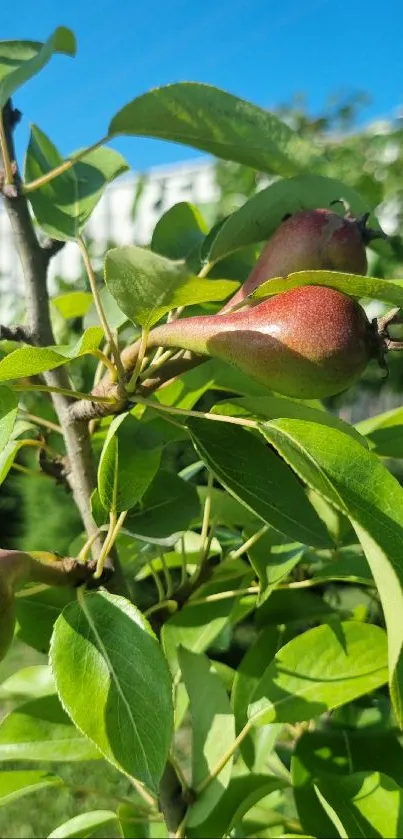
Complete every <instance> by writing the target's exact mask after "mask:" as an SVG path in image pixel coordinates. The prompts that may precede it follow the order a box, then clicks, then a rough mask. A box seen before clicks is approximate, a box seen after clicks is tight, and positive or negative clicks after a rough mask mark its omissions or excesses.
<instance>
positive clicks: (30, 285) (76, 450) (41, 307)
mask: <svg viewBox="0 0 403 839" xmlns="http://www.w3.org/2000/svg"><path fill="white" fill-rule="evenodd" d="M3 119H4V125H5V131H6V140H7V146H8V150H9V156H10V159H11V160H15V151H14V143H13V138H12V129H13V127H14V125H15V113H14V111H13V108H12V105H11V102H8V103H7V105H6V107H5V108H4V111H3ZM15 180H16V187H17V190H16V192H17V195H15V197H9V196H8V195H5V194H4V190H3V198H4V204H5V208H6V212H7V214H8V218H9V220H10V224H11V227H12V230H13V234H14V240H15V244H16V248H17V252H18V255H19V258H20V261H21V265H22V270H23V275H24V283H25V299H26V306H27V315H28V329H29V331H30V335H31V336H32V343H35V344H36V345H37V346H48V345H49V344H54V343H55V338H54V335H53V329H52V324H51V320H50V311H49V296H48V289H47V267H48V263H49V250H51V248H45V249H44V248H42V247H41V245H40V244H39V241H38V239H37V236H36V233H35V229H34V225H33V223H32V219H31V215H30V212H29V208H28V204H27V200H26V198H25V196H23V195H21V194H20V193H21V190H20V188H19V187H20V184H21V181H20V177H19V173H18V171H17V173H16V179H15ZM43 378H44V380H45V382H46V384H47V385H50V386H56V387H69V380H68V375H67V373H66V371H65V369H64V368H60V369H58V370H51V371H49V372H47V373H44V375H43ZM52 401H53V404H54V408H55V411H56V414H57V416H58V419H59V423H60V426H61V428H62V430H63V436H64V441H65V445H66V450H67V454H68V459H69V463H70V472H69V482H70V484H71V488H72V490H73V495H74V500H75V502H76V504H77V507H78V509H79V512H80V515H81V518H82V521H83V524H84V527H85V529H86V531H87V533H88V535H89V536H91V535H92V534H93V533H95V531H96V530H97V527H96V524H95V522H94V519H93V517H92V512H91V494H92V491H93V489H94V487H95V485H96V484H95V470H94V463H93V456H92V449H91V440H90V436H89V433H88V427H87V425H86V423H85V422H83V421H81V422H73V421H72V418H71V416H70V414H69V407H70V401H69V399H68V398H67V397H65V396H62V395H61V394H58V393H55V394H52ZM101 547H102V540H101V538H100V537H98V539H97V540H96V541H95V543H94V548H95V551H94V553H95V554H96V555H98V553H99V551H100V550H101Z"/></svg>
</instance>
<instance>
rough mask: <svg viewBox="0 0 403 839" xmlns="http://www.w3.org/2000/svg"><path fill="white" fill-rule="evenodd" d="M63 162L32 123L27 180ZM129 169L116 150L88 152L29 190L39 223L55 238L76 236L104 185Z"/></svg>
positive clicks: (52, 146)
mask: <svg viewBox="0 0 403 839" xmlns="http://www.w3.org/2000/svg"><path fill="white" fill-rule="evenodd" d="M62 164H63V158H62V157H61V155H60V154H59V152H58V150H57V148H56V146H54V145H53V143H52V141H51V140H50V139H49V137H47V136H46V134H44V132H43V131H41V130H40V129H39V128H38V127H37V126H36V125H33V126H32V127H31V136H30V140H29V145H28V150H27V156H26V160H25V180H26V181H28V182H29V181H34V180H36V179H37V178H41V177H43V175H46V174H47V173H48V172H50V171H52V170H53V169H56V168H57V167H58V166H61V165H62ZM128 168H129V167H128V164H127V163H126V161H125V159H124V158H123V157H122V155H121V154H119V153H118V152H116V151H114V150H113V149H109V148H106V147H101V148H98V149H93V150H92V151H89V152H88V154H86V155H84V156H83V157H82V159H81V160H79V161H78V162H77V163H75V164H74V165H73V166H72V167H71V168H70V169H68V170H67V171H65V172H62V174H60V175H59V176H58V177H57V178H55V179H54V180H52V181H50V182H49V183H47V184H45V185H44V186H41V187H39V188H38V189H36V190H34V191H32V192H30V193H29V200H30V202H31V205H32V209H33V211H34V215H35V218H36V220H37V222H38V224H39V225H40V227H42V229H43V230H46V232H47V233H48V234H49V235H50V236H52V237H53V238H55V239H61V240H63V241H64V240H69V239H70V240H75V239H77V237H78V236H79V235H80V233H81V231H82V230H83V228H84V227H85V225H86V223H87V221H88V219H89V217H90V215H91V213H92V211H93V210H94V208H95V207H96V205H97V204H98V201H99V200H100V198H101V197H102V194H103V192H104V190H105V187H106V186H107V185H108V183H110V182H111V181H113V180H114V179H115V178H117V177H118V176H119V175H121V174H122V173H123V172H125V171H127V169H128Z"/></svg>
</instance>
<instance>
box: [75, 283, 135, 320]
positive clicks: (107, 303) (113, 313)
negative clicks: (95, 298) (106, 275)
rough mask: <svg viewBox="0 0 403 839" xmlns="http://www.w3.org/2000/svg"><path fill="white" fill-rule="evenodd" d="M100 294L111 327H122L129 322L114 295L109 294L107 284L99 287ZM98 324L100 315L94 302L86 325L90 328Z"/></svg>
mask: <svg viewBox="0 0 403 839" xmlns="http://www.w3.org/2000/svg"><path fill="white" fill-rule="evenodd" d="M99 296H100V298H101V303H102V308H103V310H104V312H105V317H106V320H107V321H108V323H109V326H110V327H111V329H120V327H121V326H124V324H126V323H127V317H126V315H125V314H123V312H122V311H121V309H119V306H118V304H117V303H116V300H114V299H113V297H112V295H111V294H109V291H108V289H107V288H106V286H103V288H100V289H99ZM98 324H99V317H98V312H97V310H96V306H95V303H94V304H93V305H92V306H91V308H90V310H89V312H88V314H87V315H86V317H85V320H84V326H85V327H86V328H88V327H89V326H98Z"/></svg>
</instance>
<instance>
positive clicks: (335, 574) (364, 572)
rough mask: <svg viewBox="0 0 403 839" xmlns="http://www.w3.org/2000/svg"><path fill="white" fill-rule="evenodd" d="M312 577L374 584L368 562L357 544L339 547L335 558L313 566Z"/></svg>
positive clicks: (325, 580)
mask: <svg viewBox="0 0 403 839" xmlns="http://www.w3.org/2000/svg"><path fill="white" fill-rule="evenodd" d="M312 578H313V579H317V580H318V581H319V580H323V581H324V582H327V581H328V580H342V581H344V582H352V583H359V584H360V585H369V586H371V585H372V586H373V585H374V578H373V576H372V574H371V571H370V568H369V565H368V562H367V560H366V559H365V556H363V554H362V551H361V548H360V547H358V546H357V547H354V546H350V547H346V548H339V549H338V551H337V557H336V558H334V559H330V560H327V561H324V562H322V563H321V564H320V567H316V568H314V570H313V574H312Z"/></svg>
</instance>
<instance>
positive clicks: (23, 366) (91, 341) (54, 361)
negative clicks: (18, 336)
mask: <svg viewBox="0 0 403 839" xmlns="http://www.w3.org/2000/svg"><path fill="white" fill-rule="evenodd" d="M102 337H103V331H102V329H101V327H99V326H91V327H89V329H86V330H85V332H84V334H83V335H82V336H81V338H80V339H79V340H78V341H77V343H76V344H74V346H73V347H64V346H55V347H19V348H18V349H16V350H14V352H11V353H10V354H9V355H6V356H5V357H4V358H2V360H1V361H0V382H6V381H10V380H11V379H21V378H23V377H25V376H36V375H38V373H44V372H45V371H46V370H54V368H55V367H60V366H61V365H62V364H67V363H68V362H69V361H72V360H73V359H75V358H80V356H82V355H86V354H87V353H91V352H93V350H97V349H98V347H99V345H100V343H101V341H102Z"/></svg>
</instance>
